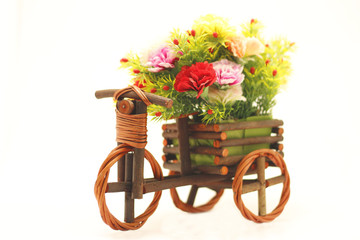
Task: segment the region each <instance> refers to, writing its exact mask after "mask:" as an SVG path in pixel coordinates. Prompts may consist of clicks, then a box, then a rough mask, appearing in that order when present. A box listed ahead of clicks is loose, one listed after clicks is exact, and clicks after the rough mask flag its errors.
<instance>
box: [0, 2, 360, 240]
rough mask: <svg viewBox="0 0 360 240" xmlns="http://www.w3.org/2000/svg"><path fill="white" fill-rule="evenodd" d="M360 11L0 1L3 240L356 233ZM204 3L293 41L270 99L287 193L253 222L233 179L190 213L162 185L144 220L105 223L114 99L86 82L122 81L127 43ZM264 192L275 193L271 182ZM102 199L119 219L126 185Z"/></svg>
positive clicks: (283, 5)
mask: <svg viewBox="0 0 360 240" xmlns="http://www.w3.org/2000/svg"><path fill="white" fill-rule="evenodd" d="M359 12H360V2H359V1H358V0H353V1H350V0H346V1H345V0H341V1H340V0H339V1H315V0H311V1H310V0H309V1H308V0H303V1H289V0H283V1H280V0H278V1H226V0H223V1H210V0H207V1H185V0H184V1H183V0H182V1H155V0H153V1H126V2H125V1H45V0H38V1H35V0H34V1H25V0H23V1H21V0H18V1H10V0H9V1H1V3H0V13H1V14H0V22H1V29H0V35H1V37H0V39H1V40H0V41H1V42H0V43H1V44H0V55H1V57H0V61H1V63H0V69H1V71H0V83H1V85H0V107H1V108H0V111H1V115H0V122H1V125H0V141H1V142H0V143H1V145H0V239H87V240H89V239H304V238H315V237H316V238H321V239H326V238H329V237H334V238H340V237H341V238H344V239H359V238H360V233H359V230H358V229H357V228H358V223H359V220H358V216H359V214H360V211H359V200H360V199H359V197H358V192H359V191H358V189H359V183H358V175H357V174H358V171H359V167H360V163H359V160H360V159H359V150H358V149H359V135H360V127H359V120H360V119H359V114H358V111H359V97H358V89H359V87H360V84H359V81H360V79H359V75H358V71H359V56H360V47H359V45H360V15H359ZM207 13H215V14H218V15H221V16H224V17H228V18H230V19H231V21H232V22H233V23H242V22H244V21H249V20H250V19H251V18H258V19H259V20H261V21H262V22H263V23H264V24H265V26H266V27H267V28H266V34H267V36H278V35H283V36H286V37H288V38H289V39H290V40H292V41H295V42H296V46H297V52H296V53H295V54H294V55H293V56H294V57H293V68H294V72H293V74H292V76H291V79H290V82H289V84H288V87H287V89H286V90H285V91H284V92H283V93H282V94H281V95H279V97H278V105H277V106H276V108H275V109H274V117H275V118H279V119H283V120H284V122H285V126H284V128H285V135H284V136H285V141H284V146H285V150H284V151H285V161H286V163H287V165H288V169H289V171H290V176H291V191H292V193H291V198H290V201H289V203H288V205H287V206H286V208H285V210H284V212H283V213H282V215H280V217H278V218H277V219H276V220H275V221H273V222H271V223H267V224H255V223H252V222H250V221H247V220H246V219H244V218H243V217H242V215H241V214H240V212H239V211H238V210H237V208H236V206H235V204H234V202H233V198H232V192H231V190H227V191H226V192H225V194H224V196H223V197H222V199H221V200H220V202H219V203H218V205H216V206H215V208H214V209H213V210H212V211H210V212H208V213H204V214H198V215H192V214H187V213H183V212H181V211H180V210H178V209H176V208H175V207H174V205H173V204H172V201H171V198H170V196H169V192H168V191H164V192H163V197H162V199H161V201H160V205H159V207H158V209H157V210H156V212H155V213H154V215H153V216H151V217H150V219H149V220H148V222H147V223H146V224H145V225H144V226H143V228H141V229H140V230H138V231H130V232H117V231H113V230H112V229H110V228H109V227H108V226H107V225H105V224H104V223H103V222H102V220H101V218H100V214H99V212H98V209H97V203H96V200H95V197H94V194H93V185H94V182H95V180H96V175H97V171H98V168H99V166H100V165H101V163H102V161H103V160H104V159H105V157H106V156H107V154H108V153H109V152H110V150H111V149H112V148H113V147H114V146H115V140H114V138H115V131H114V110H113V103H112V101H111V100H110V99H107V100H96V99H95V97H94V92H95V90H98V89H106V88H122V87H125V86H126V85H127V84H128V81H129V79H130V76H129V75H128V74H127V72H126V71H118V70H116V68H117V67H118V65H119V59H120V58H121V57H122V56H123V55H125V54H126V53H127V52H129V51H131V50H133V51H135V52H141V51H143V50H145V49H147V48H149V46H151V45H152V44H153V43H155V42H158V41H160V40H161V39H162V37H166V34H167V33H168V32H169V31H171V30H172V29H173V28H174V27H180V28H183V29H188V28H190V27H191V24H192V21H193V20H194V19H196V18H197V17H198V16H200V15H203V14H207ZM149 125H150V126H149V138H148V140H149V143H148V146H147V148H148V149H149V150H150V151H151V152H152V153H153V154H154V156H155V157H156V158H157V159H158V160H159V162H161V160H160V159H161V150H162V144H161V142H162V138H161V130H160V126H161V124H156V123H149ZM147 167H148V166H147ZM164 173H165V174H167V171H165V170H164ZM267 194H268V196H269V201H271V200H274V201H276V200H275V199H276V197H277V196H275V195H279V189H276V188H274V190H273V191H272V190H271V189H268V190H267ZM149 195H150V196H147V195H145V199H144V200H141V201H136V206H138V207H139V208H140V209H139V210H137V211H139V212H140V211H141V208H144V207H146V205H147V204H148V203H149V202H150V199H151V194H149ZM107 196H108V202H109V205H110V209H111V210H112V211H113V212H114V214H115V215H117V216H119V217H120V216H121V215H122V208H123V205H122V204H123V203H122V201H123V200H122V196H121V194H108V195H107ZM207 196H208V195H206V193H204V194H203V195H201V197H202V198H206V197H207ZM209 196H210V195H209ZM149 198H150V199H149ZM249 198H250V200H249V203H248V204H249V207H251V205H253V204H254V201H256V200H254V201H251V198H252V196H251V195H250V196H249ZM254 199H255V198H254Z"/></svg>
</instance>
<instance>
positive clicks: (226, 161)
mask: <svg viewBox="0 0 360 240" xmlns="http://www.w3.org/2000/svg"><path fill="white" fill-rule="evenodd" d="M282 124H283V122H282V121H281V120H274V119H272V117H271V116H254V117H249V118H246V119H240V120H236V121H235V120H228V121H223V122H221V123H219V124H212V125H204V124H196V123H192V122H191V121H189V132H188V134H189V147H190V159H191V163H192V165H193V166H202V165H206V166H211V165H227V166H229V165H235V164H237V163H238V162H239V161H240V160H241V159H242V158H243V157H244V156H245V155H246V154H248V153H250V152H252V151H255V150H258V149H264V148H266V149H270V148H273V149H276V150H282V148H281V146H282V145H281V144H279V141H281V140H282V139H283V138H282V136H281V135H282V131H280V134H279V130H278V129H279V126H281V125H282ZM163 129H164V133H163V136H164V138H165V140H164V145H165V147H164V153H165V158H166V160H172V161H174V160H175V161H177V160H179V159H180V158H179V149H178V138H177V137H178V135H179V134H182V133H181V132H178V131H177V126H176V124H165V125H164V127H163ZM272 133H273V134H272ZM272 135H274V136H272ZM279 146H280V149H279Z"/></svg>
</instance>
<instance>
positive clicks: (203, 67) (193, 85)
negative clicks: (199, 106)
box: [174, 62, 216, 98]
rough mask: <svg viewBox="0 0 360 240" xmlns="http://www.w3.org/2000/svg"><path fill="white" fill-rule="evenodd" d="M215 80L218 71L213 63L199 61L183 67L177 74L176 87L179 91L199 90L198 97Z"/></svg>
mask: <svg viewBox="0 0 360 240" xmlns="http://www.w3.org/2000/svg"><path fill="white" fill-rule="evenodd" d="M215 80H216V73H215V70H214V68H213V66H212V64H209V63H208V62H197V63H195V64H193V65H191V66H183V67H182V68H181V71H180V72H179V73H178V75H176V80H175V85H174V88H175V90H176V91H178V92H187V91H190V90H194V91H197V92H198V95H197V97H196V98H199V97H200V95H201V94H202V93H203V91H204V88H206V87H208V86H210V85H212V84H213V83H214V82H215Z"/></svg>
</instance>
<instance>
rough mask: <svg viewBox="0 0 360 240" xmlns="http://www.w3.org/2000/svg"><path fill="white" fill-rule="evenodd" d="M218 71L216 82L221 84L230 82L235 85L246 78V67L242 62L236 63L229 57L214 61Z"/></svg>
mask: <svg viewBox="0 0 360 240" xmlns="http://www.w3.org/2000/svg"><path fill="white" fill-rule="evenodd" d="M212 65H213V67H214V70H215V72H216V77H217V79H216V82H217V83H218V84H220V85H224V84H228V85H235V84H240V83H241V82H242V81H243V80H244V77H245V76H244V74H242V71H243V69H244V67H243V66H241V65H240V64H236V63H234V62H231V61H229V60H227V59H221V60H220V61H217V62H213V63H212Z"/></svg>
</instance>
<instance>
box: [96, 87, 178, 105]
mask: <svg viewBox="0 0 360 240" xmlns="http://www.w3.org/2000/svg"><path fill="white" fill-rule="evenodd" d="M118 90H119V89H106V90H98V91H96V92H95V97H96V98H97V99H101V98H107V97H113V96H114V93H115V92H116V91H118ZM144 94H145V96H146V97H147V98H148V99H149V100H150V102H151V103H153V104H156V105H160V106H164V107H166V108H171V107H172V104H173V100H172V99H170V98H166V97H162V96H159V95H156V94H153V93H147V92H144ZM122 96H123V97H128V98H133V99H137V100H141V99H140V98H139V96H138V95H136V93H135V92H134V91H130V92H127V93H124V94H123V95H122Z"/></svg>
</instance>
